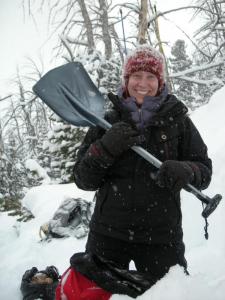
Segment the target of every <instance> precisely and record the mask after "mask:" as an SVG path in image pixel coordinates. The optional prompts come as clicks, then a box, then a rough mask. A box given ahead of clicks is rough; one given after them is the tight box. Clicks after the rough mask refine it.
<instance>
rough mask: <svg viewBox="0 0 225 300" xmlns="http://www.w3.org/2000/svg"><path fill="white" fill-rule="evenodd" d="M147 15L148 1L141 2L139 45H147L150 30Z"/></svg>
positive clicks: (142, 0)
mask: <svg viewBox="0 0 225 300" xmlns="http://www.w3.org/2000/svg"><path fill="white" fill-rule="evenodd" d="M147 13H148V4H147V0H141V9H140V13H139V26H138V43H139V44H145V43H146V33H147V30H148V21H147Z"/></svg>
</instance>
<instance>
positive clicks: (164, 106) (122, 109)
mask: <svg viewBox="0 0 225 300" xmlns="http://www.w3.org/2000/svg"><path fill="white" fill-rule="evenodd" d="M163 91H164V94H163V95H162V94H161V97H162V98H163V101H162V102H161V104H160V106H159V108H158V109H156V113H155V114H154V115H153V116H152V118H151V119H150V120H149V123H148V126H157V127H162V126H165V125H171V123H173V122H174V121H176V120H177V121H178V119H180V118H183V117H184V115H186V114H187V112H188V109H187V107H186V106H185V105H184V104H183V103H182V102H181V101H179V100H178V99H177V98H176V97H175V96H174V95H172V94H168V92H167V89H165V90H163ZM163 91H162V93H163ZM108 97H109V100H110V101H111V102H112V103H113V106H114V109H115V110H116V111H118V112H119V113H120V114H121V115H122V119H123V120H126V121H128V122H130V123H134V122H133V120H132V116H131V112H130V111H129V110H128V109H127V108H126V106H124V105H123V101H124V99H123V98H121V96H120V92H119V93H118V95H115V94H113V93H109V94H108ZM158 97H160V95H159V96H158ZM130 98H132V97H130ZM149 98H155V101H157V100H159V99H156V98H157V97H146V99H145V100H144V102H145V101H148V100H149Z"/></svg>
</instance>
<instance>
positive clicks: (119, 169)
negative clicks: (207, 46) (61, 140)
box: [74, 94, 212, 243]
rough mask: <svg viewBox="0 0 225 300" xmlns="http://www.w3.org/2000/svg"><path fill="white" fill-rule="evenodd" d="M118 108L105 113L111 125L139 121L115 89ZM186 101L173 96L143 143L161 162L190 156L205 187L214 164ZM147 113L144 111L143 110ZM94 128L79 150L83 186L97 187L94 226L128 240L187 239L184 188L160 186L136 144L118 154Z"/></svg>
mask: <svg viewBox="0 0 225 300" xmlns="http://www.w3.org/2000/svg"><path fill="white" fill-rule="evenodd" d="M109 98H110V100H111V101H112V102H113V108H112V109H111V110H110V111H109V112H107V114H106V116H105V118H106V120H108V121H109V122H110V123H111V124H113V123H116V122H118V121H125V122H129V123H133V120H132V114H131V112H130V111H129V110H128V109H126V107H125V106H124V105H123V104H122V100H121V99H120V98H119V97H118V96H116V95H113V94H109ZM187 111H188V110H187V108H186V106H185V105H184V104H183V103H182V102H180V101H179V100H177V98H176V97H175V96H174V95H169V94H168V95H167V96H166V99H165V101H164V102H163V103H162V104H161V106H160V108H159V110H158V111H157V112H156V113H155V114H154V116H153V117H152V118H151V119H150V120H149V121H148V124H146V126H145V127H144V128H142V129H140V130H141V132H140V133H141V136H142V137H143V139H142V143H141V144H140V146H141V147H143V148H144V149H146V150H147V151H148V152H150V153H151V154H153V155H154V156H155V157H157V158H158V159H159V160H161V161H165V160H180V161H187V162H188V163H189V165H190V166H191V167H192V169H193V172H194V174H195V178H194V181H193V182H192V184H193V185H194V186H195V187H197V188H198V189H200V190H202V189H205V188H206V187H207V186H208V185H209V183H210V180H211V174H212V163H211V160H210V159H209V158H208V155H207V147H206V145H205V144H204V142H203V140H202V138H201V136H200V134H199V132H198V130H197V129H196V127H195V126H194V124H193V123H192V121H191V119H190V118H189V117H188V115H187ZM140 117H141V114H140ZM104 132H105V131H104V130H103V129H101V128H99V127H94V128H90V129H89V131H88V133H87V135H86V137H85V138H84V141H83V143H82V145H81V147H80V149H79V152H78V160H77V162H76V164H75V167H74V178H75V183H76V184H77V186H78V187H79V188H81V189H84V190H97V192H96V205H95V210H94V213H93V215H92V220H91V223H90V229H91V230H93V231H94V232H98V233H101V234H104V235H107V236H111V237H115V238H119V239H122V240H125V241H132V242H145V243H168V242H176V241H179V240H181V239H182V236H183V232H182V213H181V206H180V193H179V192H178V193H175V192H173V191H172V190H170V189H167V188H161V187H159V186H158V185H157V184H156V183H155V181H154V174H155V172H156V171H157V169H156V168H155V167H154V166H153V165H151V164H150V163H149V162H147V161H146V160H144V159H143V158H142V157H140V156H139V155H138V154H136V153H135V152H134V151H133V150H132V149H129V150H128V151H127V152H125V153H123V154H122V155H121V156H120V157H119V158H117V159H116V158H113V157H112V156H110V154H109V153H108V152H107V151H106V150H105V149H102V148H101V152H100V153H99V147H98V145H99V140H100V139H101V137H102V135H103V134H104Z"/></svg>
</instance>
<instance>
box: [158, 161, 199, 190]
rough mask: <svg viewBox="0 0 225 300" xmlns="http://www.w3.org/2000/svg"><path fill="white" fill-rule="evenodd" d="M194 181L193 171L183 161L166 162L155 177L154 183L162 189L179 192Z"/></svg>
mask: <svg viewBox="0 0 225 300" xmlns="http://www.w3.org/2000/svg"><path fill="white" fill-rule="evenodd" d="M193 180H194V171H193V169H192V168H191V167H190V165H189V164H188V163H187V162H185V161H177V160H166V161H165V162H164V163H163V164H162V165H161V167H160V169H159V171H158V174H157V176H156V183H157V184H158V185H159V186H160V187H162V188H169V189H171V190H174V191H175V192H178V191H180V190H181V189H182V188H184V187H185V186H186V185H187V184H189V183H191V182H192V181H193Z"/></svg>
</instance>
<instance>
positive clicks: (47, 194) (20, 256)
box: [0, 88, 225, 300]
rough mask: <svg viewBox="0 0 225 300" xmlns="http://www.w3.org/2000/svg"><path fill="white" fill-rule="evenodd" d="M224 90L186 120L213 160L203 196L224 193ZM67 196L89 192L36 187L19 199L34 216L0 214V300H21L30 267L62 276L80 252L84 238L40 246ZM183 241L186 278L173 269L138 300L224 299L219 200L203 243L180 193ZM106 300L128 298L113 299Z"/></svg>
mask: <svg viewBox="0 0 225 300" xmlns="http://www.w3.org/2000/svg"><path fill="white" fill-rule="evenodd" d="M224 98H225V88H222V89H221V90H219V91H218V92H216V93H215V95H214V96H213V97H212V99H211V101H210V102H209V104H207V105H205V106H204V107H201V108H200V109H198V110H197V111H196V112H195V113H194V114H193V115H192V119H193V121H194V123H195V124H196V125H197V127H198V129H199V131H200V132H201V134H202V136H203V138H204V140H205V142H206V144H207V145H208V148H209V155H210V157H211V158H212V160H213V167H214V172H213V180H212V183H211V185H210V187H209V188H208V189H207V190H206V191H204V193H205V194H207V195H209V196H214V195H215V194H216V193H220V194H222V195H225V186H224V184H223V180H224V178H225V168H224V161H225V151H224V147H225V138H224V136H225V132H224V131H225V101H224ZM67 197H81V198H84V199H88V200H91V199H92V198H93V192H85V191H82V190H79V189H78V188H76V186H75V185H74V184H68V185H42V186H39V187H36V188H33V189H31V190H30V191H29V192H28V193H27V195H26V196H25V198H24V200H23V204H24V205H25V206H26V207H28V208H29V209H30V210H31V211H32V213H33V214H34V215H35V218H34V219H32V220H31V221H29V222H27V223H18V222H16V221H15V218H14V217H9V216H7V214H6V213H0V258H1V263H0V299H7V300H8V299H9V300H18V299H21V294H20V290H19V286H20V282H21V277H22V275H23V273H24V272H25V270H27V269H29V268H31V267H33V266H36V267H37V268H38V269H45V268H46V266H50V265H55V266H56V267H57V268H58V269H59V272H60V273H62V272H63V271H64V270H65V269H66V268H67V267H68V265H69V258H70V257H71V256H72V254H73V253H75V252H78V251H84V248H85V242H86V239H85V238H84V239H81V240H78V239H76V238H72V237H71V238H66V239H53V240H52V241H51V242H41V241H40V237H39V228H40V226H41V225H42V224H43V223H45V222H46V221H48V220H49V219H50V218H51V217H52V216H53V214H54V212H55V210H56V209H57V208H58V206H59V205H60V203H61V202H62V201H63V200H64V199H65V198H67ZM182 199H183V200H182V210H183V227H184V240H185V244H186V258H187V260H188V265H189V272H190V274H191V275H190V276H185V275H184V273H183V270H181V268H179V267H178V266H175V267H172V268H171V269H170V271H169V273H168V274H167V275H166V276H165V277H164V278H163V279H162V280H160V281H159V282H157V284H155V286H153V287H152V288H151V289H150V290H148V291H147V292H146V293H145V294H143V295H142V296H140V297H138V299H140V300H149V299H151V300H164V299H167V300H170V299H171V300H181V299H182V300H201V299H204V300H224V299H225V296H224V295H225V234H224V228H225V218H224V216H225V205H224V200H222V201H221V203H220V205H219V206H218V208H217V209H216V211H215V212H214V213H213V214H212V215H211V216H210V217H209V223H210V226H209V240H208V241H206V240H205V239H204V230H203V227H204V220H203V218H202V217H201V211H202V207H201V202H200V201H199V200H198V199H197V198H195V197H194V196H193V195H191V194H188V193H186V192H183V193H182ZM111 299H112V300H120V299H121V300H125V299H131V298H129V297H128V296H121V295H114V296H112V298H111Z"/></svg>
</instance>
